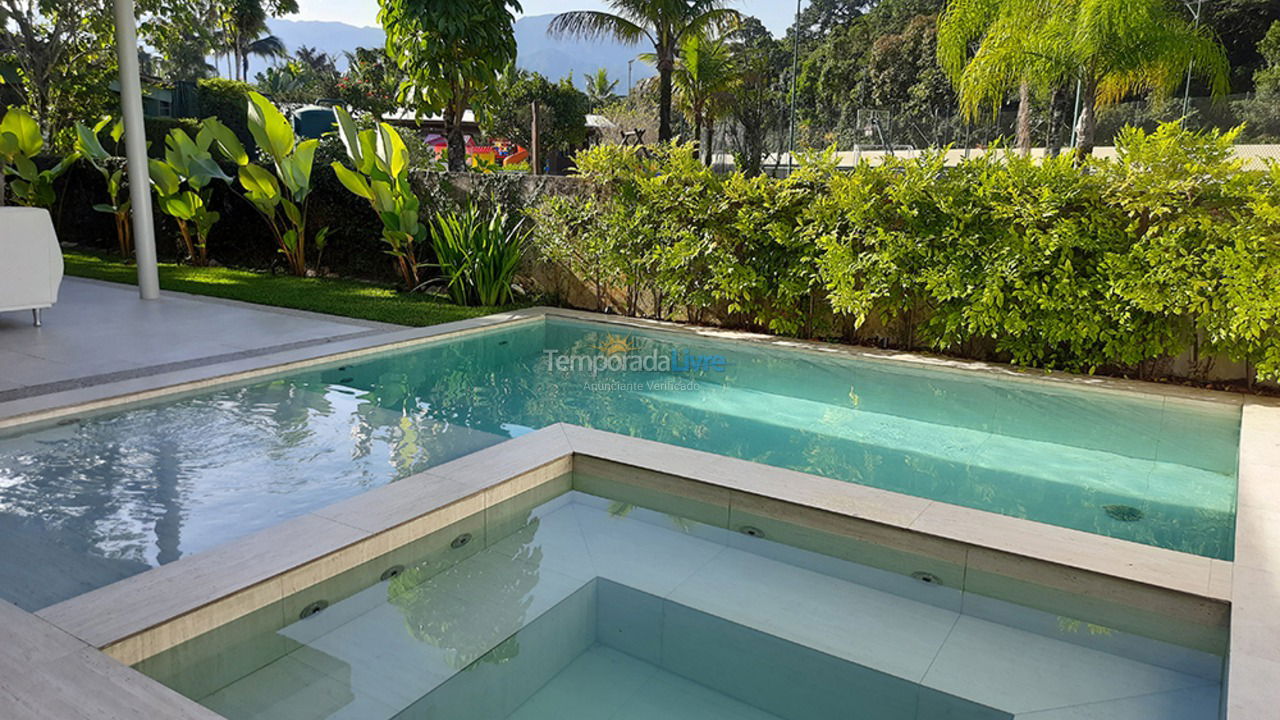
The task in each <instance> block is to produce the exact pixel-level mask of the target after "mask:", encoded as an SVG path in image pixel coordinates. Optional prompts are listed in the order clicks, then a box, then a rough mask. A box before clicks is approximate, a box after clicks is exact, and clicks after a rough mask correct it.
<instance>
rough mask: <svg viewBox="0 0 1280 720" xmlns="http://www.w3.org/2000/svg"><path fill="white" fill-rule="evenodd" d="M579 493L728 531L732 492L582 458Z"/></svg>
mask: <svg viewBox="0 0 1280 720" xmlns="http://www.w3.org/2000/svg"><path fill="white" fill-rule="evenodd" d="M573 486H574V489H575V490H578V491H580V492H585V493H589V494H592V495H599V496H602V497H607V498H609V499H611V500H617V501H619V502H624V503H630V504H633V505H638V506H640V507H644V508H648V509H650V510H657V511H660V512H666V513H670V514H673V515H678V516H680V517H685V518H688V519H690V520H696V521H698V522H701V523H706V524H708V525H713V526H715V527H720V528H727V527H728V526H729V497H730V491H729V490H727V489H725V488H723V487H719V486H716V485H710V484H707V483H701V482H697V481H695V480H688V479H685V478H683V477H676V476H674V475H669V474H667V473H663V472H659V471H655V470H650V469H647V468H643V467H636V466H634V465H623V464H620V463H616V462H613V461H604V460H600V459H598V458H594V457H590V456H585V455H578V456H575V459H574V469H573Z"/></svg>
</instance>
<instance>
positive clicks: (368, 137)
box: [333, 107, 427, 290]
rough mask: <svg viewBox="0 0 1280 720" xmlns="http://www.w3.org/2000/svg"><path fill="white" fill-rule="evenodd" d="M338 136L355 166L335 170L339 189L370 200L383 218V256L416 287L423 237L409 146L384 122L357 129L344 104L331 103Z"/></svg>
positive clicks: (424, 231) (336, 165)
mask: <svg viewBox="0 0 1280 720" xmlns="http://www.w3.org/2000/svg"><path fill="white" fill-rule="evenodd" d="M334 112H335V113H336V114H337V116H338V135H339V137H341V138H342V145H343V147H345V148H346V150H347V158H348V159H349V160H350V161H351V164H352V165H353V166H354V168H355V169H351V168H348V167H347V166H345V165H343V164H342V163H340V162H335V163H333V171H334V172H335V173H336V174H337V175H338V180H339V181H340V182H341V183H342V185H343V187H345V188H347V189H348V190H350V191H351V192H352V193H354V194H355V195H356V196H358V197H361V198H364V199H365V200H367V201H369V205H370V206H371V207H372V208H373V211H374V212H375V213H377V214H378V217H379V219H381V220H382V239H383V241H384V242H386V244H387V246H388V250H387V254H389V255H391V257H393V258H395V261H396V268H397V270H399V272H400V279H401V281H402V282H403V283H404V288H405V290H413V289H415V288H417V287H418V284H419V277H418V269H419V268H420V267H421V263H420V262H419V261H418V242H419V241H420V240H423V239H424V238H425V237H426V235H427V228H426V226H425V225H423V223H422V222H421V220H420V218H419V215H418V211H419V209H420V207H421V203H420V201H419V200H418V196H417V195H416V194H415V193H414V192H413V184H412V183H411V182H410V180H409V150H408V148H406V147H405V144H404V140H402V139H401V138H400V134H399V133H398V132H396V129H395V128H393V127H391V126H390V125H388V124H386V123H379V124H378V125H377V127H375V128H368V129H366V130H358V129H357V128H356V124H355V121H354V120H352V119H351V114H350V113H348V112H347V109H346V108H343V107H335V108H334Z"/></svg>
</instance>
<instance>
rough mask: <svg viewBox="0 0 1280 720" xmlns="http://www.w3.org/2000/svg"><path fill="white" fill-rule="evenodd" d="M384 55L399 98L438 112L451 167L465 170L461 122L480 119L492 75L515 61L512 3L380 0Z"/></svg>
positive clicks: (498, 0) (416, 107)
mask: <svg viewBox="0 0 1280 720" xmlns="http://www.w3.org/2000/svg"><path fill="white" fill-rule="evenodd" d="M379 6H380V7H381V10H380V11H379V13H378V20H379V22H381V24H382V28H383V30H385V31H386V33H387V55H389V56H390V57H391V58H392V59H394V60H395V62H396V64H397V65H398V66H399V67H400V70H401V71H402V72H403V73H404V74H405V77H406V80H405V81H404V82H403V83H402V84H401V86H400V93H399V97H400V100H401V102H402V103H404V105H405V106H406V107H410V108H413V109H414V110H415V111H418V112H426V113H441V114H442V116H443V118H444V130H445V137H446V138H447V139H448V143H449V145H448V158H449V169H450V170H452V171H454V172H459V171H462V170H464V169H466V152H467V149H466V143H465V142H464V140H463V137H462V117H463V113H464V112H466V110H468V109H470V110H472V111H473V112H474V113H476V114H477V115H481V116H482V115H484V113H485V111H486V110H487V109H488V106H489V103H490V102H491V101H492V100H493V98H494V96H495V92H496V85H497V82H496V81H497V76H498V73H499V72H500V71H501V70H502V69H503V68H504V67H506V66H507V64H508V63H510V62H512V61H514V60H515V57H516V40H515V34H514V32H513V31H512V23H513V22H514V19H513V16H512V12H519V11H520V3H518V2H516V1H515V0H379Z"/></svg>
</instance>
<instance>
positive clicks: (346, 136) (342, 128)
mask: <svg viewBox="0 0 1280 720" xmlns="http://www.w3.org/2000/svg"><path fill="white" fill-rule="evenodd" d="M333 114H334V115H335V116H336V117H337V118H338V137H339V138H341V139H342V146H343V147H344V148H346V149H347V157H348V158H350V159H351V162H353V163H355V166H356V167H357V168H358V167H360V166H361V165H363V164H364V159H363V155H361V153H360V131H359V130H358V129H357V128H356V123H355V121H354V120H352V119H351V113H349V112H347V109H346V108H344V107H342V106H341V105H339V106H336V107H334V108H333ZM353 192H354V191H353ZM356 194H357V195H359V193H356Z"/></svg>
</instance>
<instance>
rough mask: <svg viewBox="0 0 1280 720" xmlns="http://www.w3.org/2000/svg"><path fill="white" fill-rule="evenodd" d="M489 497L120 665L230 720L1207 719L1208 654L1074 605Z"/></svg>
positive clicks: (641, 518) (668, 526)
mask: <svg viewBox="0 0 1280 720" xmlns="http://www.w3.org/2000/svg"><path fill="white" fill-rule="evenodd" d="M535 494H538V493H535ZM498 515H499V516H500V517H503V518H505V520H504V522H503V523H502V525H504V526H505V528H506V529H505V532H495V530H496V528H495V527H493V526H492V525H491V524H490V523H489V522H488V521H486V522H485V524H484V528H485V529H484V530H483V532H477V530H478V529H479V528H478V527H477V525H476V523H475V519H474V518H471V519H467V518H464V519H462V520H459V521H458V522H457V523H456V524H454V525H452V526H449V527H446V528H444V529H442V530H440V531H438V532H437V533H436V534H435V535H436V536H435V537H434V538H433V537H430V536H428V537H424V538H421V539H419V540H417V541H415V543H414V545H413V546H411V547H406V548H404V549H402V550H401V551H398V552H395V553H394V554H392V555H389V556H386V557H383V558H376V559H373V560H371V561H369V562H368V563H366V564H365V565H362V566H360V567H357V568H354V569H352V570H351V571H348V572H347V573H344V574H343V575H341V576H338V577H336V578H334V579H333V580H330V581H326V582H322V583H320V584H318V585H316V586H313V587H311V588H308V589H307V590H304V591H301V592H299V593H297V594H295V595H291V596H287V597H285V598H284V599H283V601H282V602H277V603H274V604H272V605H269V606H266V607H264V608H263V609H262V610H261V611H258V612H257V613H255V614H252V615H249V616H244V617H243V618H241V619H238V620H235V621H232V622H231V623H230V624H228V625H226V626H223V627H220V628H215V629H213V630H211V631H209V632H208V633H205V634H204V635H201V636H198V637H196V638H193V639H192V640H190V641H188V642H187V643H185V644H182V645H177V646H174V647H172V648H170V649H167V650H165V651H163V652H161V653H159V654H157V655H153V656H151V657H149V658H147V659H145V660H142V661H141V662H140V663H139V664H137V665H136V668H137V669H138V670H140V671H142V672H144V673H147V674H150V675H152V676H153V677H155V678H156V679H158V680H160V681H161V682H163V683H165V684H166V685H168V686H170V687H171V688H173V689H175V690H177V691H179V692H181V693H183V694H185V695H187V696H188V697H190V698H192V699H196V700H198V701H199V702H200V703H202V704H204V705H205V706H207V707H209V708H211V709H213V710H215V711H216V712H218V713H220V714H221V715H223V716H225V717H227V718H229V719H230V720H250V719H256V718H272V719H273V720H274V719H280V718H293V719H296V720H321V719H322V718H359V719H360V720H384V719H390V718H397V719H400V720H409V719H411V718H448V719H449V720H472V719H474V720H500V719H502V718H510V719H511V720H536V719H539V718H547V719H551V718H557V719H561V720H564V719H569V718H619V719H634V720H641V719H651V718H689V719H690V720H693V719H694V718H696V719H697V720H708V719H723V720H730V719H733V720H779V719H785V720H824V719H826V718H831V719H832V720H836V719H837V718H838V719H840V720H848V719H849V718H863V719H866V720H938V719H939V718H953V719H954V720H997V719H1002V720H1003V719H1009V718H1013V717H1015V716H1016V717H1041V716H1043V717H1045V718H1057V719H1059V720H1073V719H1074V720H1085V719H1086V718H1099V717H1108V718H1122V717H1124V718H1139V717H1142V718H1148V717H1149V718H1155V717H1159V718H1161V719H1162V720H1210V719H1211V718H1217V717H1218V703H1219V697H1220V694H1221V676H1222V657H1221V656H1219V655H1216V654H1214V653H1211V652H1206V651H1204V650H1198V649H1193V648H1191V647H1186V646H1181V645H1177V644H1173V643H1169V642H1162V641H1155V640H1151V639H1148V638H1144V637H1141V636H1139V635H1133V634H1130V633H1127V632H1124V631H1121V630H1118V629H1114V628H1111V627H1106V626H1104V625H1100V624H1091V623H1090V618H1089V617H1088V616H1087V615H1086V616H1084V617H1068V616H1063V615H1058V614H1053V613H1046V612H1042V611H1037V610H1032V609H1030V608H1027V607H1023V606H1017V605H1013V604H1010V603H1007V602H1003V601H999V600H994V599H991V598H984V597H981V596H977V595H974V594H972V593H970V592H968V591H962V590H961V589H959V588H956V587H947V586H944V585H939V584H930V583H922V582H920V581H918V580H915V579H912V578H911V577H908V576H905V575H900V574H897V573H894V572H889V571H885V570H879V569H874V568H870V567H867V566H863V565H858V564H856V563H853V562H849V561H846V560H840V559H837V558H834V557H830V556H826V555H820V554H817V553H813V552H808V551H804V550H800V549H798V548H795V547H791V546H787V545H784V544H781V543H778V542H774V541H771V540H769V539H767V538H760V537H751V536H748V535H744V534H742V533H739V532H733V531H730V530H727V529H724V528H719V527H715V526H711V525H705V524H702V523H699V522H696V521H693V520H690V519H688V518H685V517H682V516H678V515H670V514H666V513H662V512H655V511H652V510H648V509H645V508H642V507H637V506H634V505H629V504H624V503H621V502H618V501H616V500H613V499H610V498H607V497H600V496H595V495H589V494H585V493H582V492H577V491H572V492H568V493H565V494H561V495H559V496H558V497H555V498H553V499H551V500H549V501H541V502H538V503H537V504H536V505H534V504H533V503H529V502H528V501H527V500H526V499H525V498H523V497H516V498H513V499H512V500H510V501H507V504H505V505H504V507H503V510H502V511H501V512H499V513H498ZM481 536H483V538H484V540H483V541H482V540H481V539H480V538H481ZM903 569H907V568H903ZM353 573H354V574H356V575H359V576H360V577H367V578H369V579H370V581H366V582H364V583H363V584H358V583H353V582H352V580H351V576H352V574H353ZM379 573H382V575H383V579H382V580H381V581H377V580H376V578H377V577H378V575H379ZM962 598H963V601H962ZM1086 607H1088V603H1087V602H1082V603H1080V609H1081V610H1084V608H1086Z"/></svg>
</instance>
